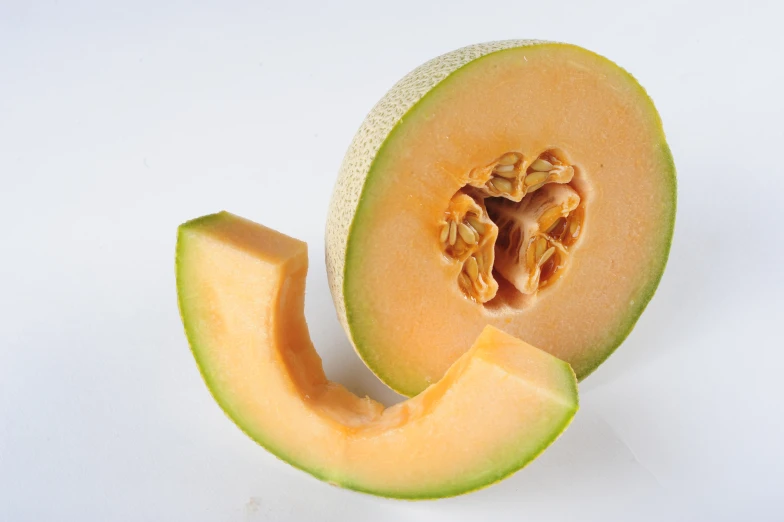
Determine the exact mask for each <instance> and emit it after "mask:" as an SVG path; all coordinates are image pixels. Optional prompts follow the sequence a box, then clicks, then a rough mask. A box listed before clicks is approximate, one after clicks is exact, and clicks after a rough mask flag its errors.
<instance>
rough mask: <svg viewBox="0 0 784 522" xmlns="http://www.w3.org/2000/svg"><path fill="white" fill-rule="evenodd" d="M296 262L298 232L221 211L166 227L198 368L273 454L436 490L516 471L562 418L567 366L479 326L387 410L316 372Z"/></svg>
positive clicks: (374, 487) (428, 493)
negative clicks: (171, 230)
mask: <svg viewBox="0 0 784 522" xmlns="http://www.w3.org/2000/svg"><path fill="white" fill-rule="evenodd" d="M306 271H307V247H306V245H305V243H302V242H300V241H297V240H295V239H292V238H289V237H287V236H284V235H282V234H280V233H278V232H275V231H273V230H271V229H268V228H265V227H262V226H260V225H257V224H254V223H251V222H249V221H246V220H244V219H242V218H239V217H236V216H233V215H231V214H228V213H220V214H214V215H210V216H205V217H203V218H200V219H197V220H194V221H191V222H189V223H186V224H185V225H183V226H181V227H180V229H179V234H178V243H177V289H178V296H179V305H180V311H181V315H182V319H183V323H184V325H185V331H186V334H187V337H188V340H189V342H190V345H191V348H192V350H193V354H194V356H195V358H196V361H197V363H198V366H199V369H200V371H201V373H202V376H203V377H204V380H205V382H206V383H207V385H208V387H209V389H210V391H211V392H212V394H213V396H214V397H215V399H216V401H217V402H218V403H219V404H220V406H221V407H222V408H223V409H224V411H225V412H226V413H227V414H228V416H229V417H230V418H231V419H232V420H233V421H234V422H235V423H236V424H237V425H238V426H239V427H240V428H241V429H242V430H243V431H244V432H245V433H247V434H248V435H249V436H250V437H251V438H252V439H253V440H255V441H256V442H258V443H259V444H261V445H262V446H264V447H265V448H267V449H268V450H269V451H271V452H272V453H274V454H275V455H277V456H278V457H280V458H281V459H283V460H285V461H288V462H289V463H291V464H292V465H294V466H296V467H298V468H300V469H303V470H305V471H307V472H309V473H311V474H313V475H314V476H316V477H318V478H320V479H322V480H325V481H328V482H331V483H334V484H338V485H341V486H344V487H347V488H351V489H355V490H359V491H364V492H369V493H373V494H378V495H384V496H389V497H399V498H433V497H443V496H450V495H456V494H459V493H463V492H466V491H470V490H473V489H476V488H479V487H482V486H485V485H487V484H490V483H492V482H495V481H497V480H500V479H501V478H503V477H505V476H507V475H508V474H510V473H512V472H514V471H516V470H517V469H519V468H520V467H522V466H523V465H525V464H526V463H527V462H529V461H530V460H532V459H533V458H534V457H536V456H537V455H538V454H539V453H541V452H542V451H543V450H544V448H546V447H547V446H548V445H549V444H550V443H551V442H552V441H553V440H554V439H555V438H556V437H557V436H558V434H560V433H561V432H562V431H563V430H564V429H565V427H566V426H567V425H568V423H569V422H570V420H571V419H572V417H573V415H574V413H575V411H576V409H577V387H576V380H575V377H574V374H573V372H572V370H571V368H570V367H569V365H568V364H566V363H565V362H563V361H560V360H558V359H556V358H555V357H552V356H551V355H549V354H547V353H546V352H543V351H541V350H538V349H536V348H533V347H531V346H529V345H527V344H525V343H523V342H521V341H519V340H517V339H515V338H513V337H511V336H509V335H507V334H504V333H503V332H500V331H499V330H497V329H495V328H492V327H488V328H487V329H485V330H484V331H482V333H481V334H480V335H479V337H478V338H477V339H476V342H475V343H474V344H473V346H472V347H471V348H470V350H468V351H467V352H466V353H465V354H464V355H462V356H461V357H459V358H458V359H457V361H456V363H455V364H454V365H452V366H451V367H450V368H449V369H448V371H447V372H446V373H445V375H444V377H443V379H441V380H440V381H439V382H438V383H436V384H434V385H433V386H431V387H429V388H428V389H427V390H425V391H424V392H423V393H422V394H420V395H419V396H417V397H415V398H413V399H409V400H407V401H405V402H403V403H401V404H397V405H395V406H392V407H390V408H387V409H384V407H383V406H382V405H381V404H379V403H378V402H376V401H373V400H372V399H370V398H367V397H365V398H360V397H357V396H356V395H354V394H352V393H350V392H349V391H347V390H346V389H345V388H344V387H342V386H341V385H339V384H336V383H333V382H330V381H328V380H327V378H326V376H325V375H324V371H323V369H322V365H321V360H320V358H319V357H318V355H317V354H316V352H315V350H314V349H313V346H312V344H311V342H310V339H309V334H308V330H307V325H306V324H305V319H304V315H303V304H304V291H305V275H306Z"/></svg>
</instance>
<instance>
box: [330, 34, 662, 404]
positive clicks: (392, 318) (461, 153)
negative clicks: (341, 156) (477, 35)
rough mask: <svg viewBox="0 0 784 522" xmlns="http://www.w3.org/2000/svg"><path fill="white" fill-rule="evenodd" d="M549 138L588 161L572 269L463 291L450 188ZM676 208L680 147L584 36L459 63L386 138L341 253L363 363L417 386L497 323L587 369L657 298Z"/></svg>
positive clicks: (639, 93) (352, 332)
mask: <svg viewBox="0 0 784 522" xmlns="http://www.w3.org/2000/svg"><path fill="white" fill-rule="evenodd" d="M548 149H558V150H562V151H563V152H564V153H565V154H566V155H567V156H568V157H569V159H570V160H571V162H572V163H573V164H574V165H575V166H576V167H577V168H578V173H577V174H576V175H575V180H574V183H573V185H574V186H575V187H576V188H577V189H578V191H579V192H580V195H581V197H582V200H583V202H584V205H585V218H584V219H585V221H584V224H583V231H582V235H581V238H580V240H579V243H578V244H577V245H575V247H574V249H573V253H572V255H571V259H570V264H569V267H568V270H566V271H565V273H564V275H563V276H562V277H561V278H560V279H559V280H558V281H556V282H555V283H554V284H553V285H551V286H550V287H548V288H546V289H543V290H542V291H540V292H539V293H538V295H536V296H535V297H533V298H526V297H524V296H521V295H519V294H516V295H515V293H514V292H513V291H511V292H510V291H508V288H509V285H506V287H507V291H506V293H504V290H503V289H502V290H501V291H499V295H500V297H498V298H496V299H495V300H493V301H490V302H489V303H488V304H487V305H483V304H480V303H477V302H475V301H472V300H471V299H468V298H466V296H465V295H463V293H462V292H461V291H460V289H459V287H458V285H457V284H456V280H457V277H458V274H459V273H460V265H459V264H457V263H454V262H453V261H452V260H450V259H448V258H447V257H446V256H445V255H444V253H443V251H442V249H441V244H440V242H439V239H438V234H439V229H440V224H439V223H441V222H442V220H443V215H444V211H445V209H446V208H447V205H448V202H449V200H450V198H451V197H452V196H453V195H454V194H455V193H456V191H458V190H459V189H460V188H461V187H463V186H464V185H465V184H466V180H467V173H468V172H469V171H470V169H472V168H474V167H477V166H483V165H487V164H490V163H491V162H492V161H494V159H495V158H498V157H499V156H500V155H502V154H505V153H507V152H508V151H518V152H521V153H522V154H524V155H525V156H526V157H527V158H531V159H533V158H535V157H537V155H538V154H540V153H541V152H542V151H545V150H548ZM333 205H335V206H336V208H338V209H340V208H341V207H340V203H339V202H337V203H333ZM674 215H675V170H674V166H673V163H672V158H671V155H670V152H669V149H668V147H667V144H666V142H665V139H664V133H663V131H662V125H661V121H660V119H659V117H658V114H657V112H656V110H655V108H654V106H653V104H652V102H651V101H650V99H649V98H648V96H647V95H646V94H645V91H644V90H643V89H642V88H641V87H640V86H639V84H637V82H636V81H635V80H634V79H633V78H632V77H631V76H630V75H629V74H628V73H626V72H625V71H624V70H622V69H621V68H620V67H618V66H616V65H615V64H613V63H612V62H610V61H609V60H607V59H605V58H602V57H600V56H598V55H595V54H593V53H591V52H588V51H586V50H584V49H581V48H578V47H575V46H570V45H563V44H546V43H541V44H529V45H527V46H524V47H514V48H511V49H507V50H502V51H498V52H493V53H490V54H487V55H485V56H483V57H481V58H478V59H476V60H474V61H471V62H469V63H468V64H467V65H464V66H462V67H461V68H459V69H457V70H456V71H455V72H453V73H452V74H451V75H449V76H448V77H447V78H446V79H445V80H443V81H442V82H441V83H439V84H438V85H437V86H436V87H434V88H433V89H432V90H430V91H429V92H428V93H427V94H426V95H425V96H424V97H423V98H422V99H421V100H420V101H419V102H417V103H416V104H415V105H414V106H413V107H412V108H411V109H410V110H409V111H408V112H407V113H406V114H405V117H403V118H401V120H400V121H399V122H398V124H397V125H396V126H395V127H394V129H393V130H392V131H391V132H390V133H389V135H388V136H387V137H386V139H385V141H384V142H383V145H382V146H381V148H380V150H379V151H378V153H377V154H376V155H375V158H374V160H373V163H372V166H371V167H370V169H369V172H368V173H367V177H366V179H365V181H364V185H363V188H362V192H361V198H360V199H359V202H358V204H357V207H356V210H355V212H354V214H353V219H352V221H351V227H350V232H349V235H348V239H347V245H346V248H345V252H344V253H338V255H343V256H344V259H345V267H344V268H343V270H342V271H341V272H340V274H341V277H343V280H342V284H340V287H339V288H336V287H333V295H335V296H336V303H338V306H339V309H340V306H341V305H342V304H343V303H344V306H345V322H344V326H345V327H346V329H347V332H348V334H349V336H350V337H351V339H352V342H353V343H354V345H355V347H356V348H357V351H358V352H359V354H360V355H361V357H362V358H363V360H364V361H365V362H366V363H367V364H368V366H369V367H370V368H371V369H372V370H373V371H374V372H375V373H376V374H377V375H378V376H379V377H380V378H381V379H382V380H383V381H384V382H386V383H387V384H388V385H390V386H391V387H392V388H394V389H395V390H397V391H398V392H400V393H403V394H406V395H415V394H416V393H418V392H420V391H421V390H423V389H424V388H426V387H427V386H428V385H429V384H430V383H432V382H436V381H438V379H440V378H441V376H442V375H443V374H444V372H446V371H447V369H448V368H449V367H450V365H451V364H453V363H454V362H455V361H456V360H457V359H458V358H459V357H460V356H461V355H462V354H463V353H464V351H465V350H467V349H468V347H469V346H471V343H472V341H473V340H474V338H476V336H477V335H478V334H479V332H481V331H482V329H483V328H484V327H485V325H487V324H492V325H494V326H496V327H498V328H500V329H502V330H504V331H506V332H508V333H510V334H511V335H513V336H515V337H519V338H521V339H524V340H526V341H527V342H529V343H531V344H533V345H535V346H539V347H542V348H543V349H545V350H547V351H549V352H550V353H552V354H553V355H555V356H556V357H558V358H560V359H563V360H565V361H567V362H569V363H570V364H571V365H572V367H573V368H574V370H575V372H576V374H577V375H578V378H583V377H585V376H586V375H588V374H589V373H590V372H591V371H593V369H595V368H596V367H597V366H598V365H599V364H600V363H601V362H602V361H603V360H604V359H605V358H606V357H608V356H609V355H610V353H611V352H612V351H613V350H614V349H615V348H616V347H617V346H618V345H619V344H620V343H621V342H622V341H623V339H624V338H625V337H626V336H627V335H628V333H629V332H630V330H631V328H632V327H633V325H634V323H635V322H636V320H637V318H638V317H639V316H640V314H641V313H642V311H643V309H644V308H645V306H646V304H647V303H648V301H649V300H650V298H651V297H652V295H653V292H654V290H655V288H656V286H657V284H658V281H659V279H660V277H661V275H662V272H663V270H664V266H665V263H666V259H667V255H668V252H669V246H670V241H671V237H672V231H673V223H674ZM330 246H331V243H329V242H328V247H330ZM328 254H330V255H331V256H332V255H334V254H335V253H334V251H333V252H328Z"/></svg>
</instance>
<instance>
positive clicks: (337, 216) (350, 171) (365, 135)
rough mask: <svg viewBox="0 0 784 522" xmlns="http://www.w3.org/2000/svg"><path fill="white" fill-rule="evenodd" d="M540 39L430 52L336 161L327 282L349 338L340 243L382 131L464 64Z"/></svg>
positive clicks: (348, 228)
mask: <svg viewBox="0 0 784 522" xmlns="http://www.w3.org/2000/svg"><path fill="white" fill-rule="evenodd" d="M544 43H550V42H545V41H542V40H505V41H500V42H488V43H482V44H476V45H470V46H468V47H463V48H462V49H457V50H456V51H452V52H450V53H447V54H444V55H442V56H439V57H437V58H434V59H432V60H430V61H429V62H427V63H424V64H422V65H420V66H419V67H417V68H416V69H414V70H413V71H411V72H410V73H408V74H407V75H406V76H405V77H403V79H402V80H400V81H399V82H397V83H396V84H395V85H394V87H392V89H390V90H389V92H387V93H386V94H385V95H384V97H383V98H381V100H380V101H379V102H378V103H377V104H376V106H375V107H373V109H372V110H371V111H370V113H369V114H368V115H367V117H365V121H363V122H362V125H361V126H360V127H359V130H358V131H357V134H356V135H355V136H354V139H353V141H352V142H351V145H350V146H349V149H348V151H347V152H346V156H345V157H344V158H343V163H342V165H341V166H340V171H339V173H338V180H337V183H336V184H335V189H334V191H333V193H332V200H331V202H330V205H329V214H328V216H327V229H326V263H327V276H328V278H329V287H330V291H331V292H332V299H333V301H334V302H335V309H336V310H337V314H338V319H339V320H340V324H342V325H343V329H344V330H345V331H346V334H347V335H348V337H349V339H352V342H353V338H352V335H351V331H350V329H349V327H348V320H347V318H346V302H345V296H344V293H343V279H344V269H345V260H346V246H347V244H348V236H349V234H350V232H351V223H352V222H353V220H354V215H355V213H356V210H357V206H358V205H359V200H360V197H361V195H362V189H363V187H364V186H365V180H366V179H367V175H368V173H369V172H370V167H371V166H372V164H373V160H374V159H375V157H376V154H377V153H378V151H379V149H380V148H381V146H382V144H383V143H384V141H385V140H386V138H387V136H388V135H389V133H390V132H392V129H394V127H395V126H396V125H397V124H398V122H400V120H401V119H402V118H403V117H404V116H405V115H406V113H407V112H408V111H409V110H410V109H411V108H412V107H413V106H414V105H416V103H417V102H418V101H419V100H421V99H422V97H424V96H425V95H426V94H427V93H428V92H429V91H430V90H431V89H433V87H435V86H436V85H438V84H439V83H441V82H442V81H443V80H444V79H445V78H446V77H447V76H449V75H450V74H452V73H453V72H455V71H456V70H458V69H460V68H461V67H463V66H464V65H466V64H468V63H470V62H472V61H474V60H476V59H477V58H481V57H482V56H485V55H488V54H490V53H494V52H496V51H503V50H504V49H512V48H514V47H525V46H531V45H538V44H544Z"/></svg>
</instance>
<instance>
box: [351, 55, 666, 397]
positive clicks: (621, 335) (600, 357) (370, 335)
mask: <svg viewBox="0 0 784 522" xmlns="http://www.w3.org/2000/svg"><path fill="white" fill-rule="evenodd" d="M559 46H561V47H569V48H572V49H577V50H579V51H581V52H584V53H586V54H589V55H591V56H593V57H596V58H598V59H600V60H602V61H604V62H605V63H607V64H608V65H609V66H611V67H613V68H617V69H618V70H620V71H622V72H623V73H624V74H625V75H626V77H627V79H628V83H629V85H630V86H632V87H633V88H634V89H636V90H638V92H639V93H640V95H641V96H640V101H641V102H644V103H647V104H648V115H649V117H650V118H651V126H652V127H653V128H654V130H655V131H656V133H657V134H659V135H660V136H661V141H660V144H659V149H660V152H661V154H662V156H663V158H662V159H663V161H662V164H663V165H665V166H666V167H667V168H666V169H663V170H662V172H661V174H662V177H663V179H662V183H663V184H665V185H667V186H668V187H669V194H670V197H669V199H668V200H667V201H663V202H662V205H664V206H666V207H667V208H666V211H667V216H668V219H667V220H666V221H665V222H663V223H662V229H661V232H662V233H661V236H660V238H659V240H660V244H661V254H660V256H653V257H652V259H651V265H650V266H649V267H647V272H648V273H649V274H650V276H649V278H648V281H647V284H646V285H644V286H643V287H642V288H641V289H640V290H639V291H638V294H637V295H636V296H635V297H634V301H635V306H634V307H633V308H629V309H628V310H629V312H628V314H627V315H626V316H625V317H621V318H619V322H618V324H617V326H615V327H614V328H613V327H612V326H611V325H608V328H610V329H612V331H611V332H609V337H608V338H607V340H606V341H605V342H604V343H602V345H601V346H592V347H586V348H585V350H584V353H586V354H588V355H587V356H586V357H583V358H581V359H580V360H577V361H572V362H573V365H574V367H575V368H574V371H575V373H576V375H577V378H578V380H582V379H584V378H585V377H587V376H588V375H589V374H590V373H592V372H593V371H594V370H595V369H596V368H597V367H598V366H599V365H600V364H601V363H602V362H604V361H605V360H606V359H607V358H608V357H609V356H610V355H611V354H612V353H613V352H614V351H615V350H616V349H617V348H618V346H620V345H621V343H622V342H623V341H624V340H625V339H626V337H628V335H629V334H630V333H631V331H632V329H633V328H634V325H635V324H636V322H637V321H638V319H639V318H640V316H641V315H642V313H643V311H644V310H645V307H646V306H647V304H648V303H649V302H650V300H651V299H652V298H653V295H654V293H655V291H656V288H657V287H658V284H659V281H660V280H661V277H662V276H663V274H664V269H665V267H666V264H667V259H668V256H669V251H670V246H671V243H672V236H673V233H674V228H675V212H676V199H677V182H676V172H675V164H674V162H673V158H672V153H671V152H670V149H669V146H668V145H667V142H666V139H665V136H664V128H663V125H662V122H661V118H660V116H659V114H658V111H657V110H656V108H655V106H654V104H653V101H652V100H651V99H650V97H649V96H648V94H647V92H646V91H645V89H644V88H643V87H642V86H641V85H640V84H639V82H637V80H636V79H635V78H634V77H633V76H632V75H631V74H629V73H628V72H627V71H626V70H625V69H623V68H621V67H619V66H618V65H617V64H615V63H614V62H612V61H610V60H608V59H607V58H604V57H602V56H600V55H597V54H595V53H592V52H591V51H588V50H586V49H582V48H580V47H577V46H573V45H569V44H561V43H550V42H543V43H541V44H533V45H531V44H529V45H527V46H525V48H524V49H525V52H526V53H531V52H532V51H536V50H541V49H546V48H548V47H559ZM521 49H522V47H513V48H510V49H504V50H500V51H495V52H492V53H488V54H486V55H483V56H482V57H480V58H477V59H476V60H473V61H471V62H469V63H467V64H466V65H464V66H463V67H461V68H459V69H456V70H455V71H453V72H452V73H451V74H450V75H449V76H447V77H446V78H445V79H444V80H442V81H441V82H440V83H439V84H437V85H436V86H435V87H433V88H432V89H431V90H430V91H429V92H428V93H427V94H425V95H424V96H423V97H422V98H421V99H420V100H419V101H418V102H417V103H415V104H414V105H413V106H412V107H411V108H410V109H409V111H408V112H407V113H406V114H405V115H404V116H403V117H402V118H401V119H400V120H399V121H398V123H397V125H395V127H394V128H393V129H392V131H390V133H389V135H388V136H387V139H386V140H385V141H384V143H383V144H382V145H381V147H380V148H379V150H378V153H377V154H376V156H375V158H374V160H373V162H372V164H371V166H370V168H369V170H368V174H367V177H366V179H365V184H364V186H363V187H362V192H361V195H360V198H359V202H358V204H357V209H356V212H355V214H354V218H353V221H352V222H351V225H350V228H349V236H348V239H347V245H346V254H345V257H346V259H345V266H344V273H343V276H344V279H343V293H344V296H345V298H344V300H345V308H346V320H347V323H348V328H349V331H350V336H351V340H352V342H353V344H354V346H355V348H356V351H357V353H358V354H359V356H360V357H361V358H362V360H363V361H364V362H365V364H366V365H367V366H368V368H370V369H371V371H373V373H374V374H375V375H376V376H377V377H378V378H379V379H381V380H382V381H383V382H384V383H385V384H386V385H387V386H389V387H390V388H392V389H393V390H395V391H396V392H398V393H400V394H402V395H405V396H409V397H411V396H414V395H416V394H418V393H419V392H421V391H422V390H423V389H424V387H425V383H423V382H420V381H415V382H414V381H410V382H404V381H403V380H401V379H400V378H399V377H398V376H393V375H391V374H390V373H388V372H387V371H386V370H385V368H383V367H382V366H381V365H380V364H377V363H376V360H375V358H374V353H373V351H372V350H371V349H369V348H368V347H369V346H370V345H371V344H372V343H373V342H377V336H376V334H375V333H374V331H373V330H374V329H373V328H372V326H367V327H366V328H363V325H362V322H363V321H364V320H368V321H370V322H372V318H368V317H367V315H366V314H364V313H363V311H362V307H363V300H362V299H356V298H354V299H352V296H360V295H362V292H364V291H366V288H365V284H364V283H363V281H361V280H360V278H359V277H355V274H358V273H359V272H358V271H356V270H355V269H354V267H355V265H356V266H359V265H361V264H362V262H363V258H362V254H363V248H362V244H361V241H360V240H358V239H357V237H358V236H360V235H363V234H362V233H361V232H362V231H363V227H366V226H367V224H368V223H371V222H372V219H371V216H372V213H373V208H372V205H370V204H368V203H367V200H368V193H369V192H370V191H372V190H373V189H374V185H375V183H376V180H377V179H380V177H381V176H379V175H377V173H379V172H382V171H383V170H384V165H385V163H386V162H393V161H395V158H394V155H392V154H387V151H388V150H389V149H391V148H393V147H394V143H395V141H396V140H397V139H398V138H399V135H400V134H402V132H403V131H402V129H403V128H405V127H410V126H416V125H417V120H418V118H419V117H424V115H426V114H427V113H428V111H427V110H426V109H427V107H428V105H429V104H431V103H435V102H436V101H437V100H438V96H439V94H440V93H441V92H442V91H443V90H445V89H442V87H443V86H445V85H448V84H450V83H451V82H458V81H460V79H461V75H462V74H464V73H466V72H467V71H469V70H470V68H471V67H475V66H476V65H477V64H479V63H480V62H482V61H483V60H485V59H487V58H488V57H491V56H495V55H497V54H500V53H513V52H520V50H521ZM641 270H645V267H641Z"/></svg>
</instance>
